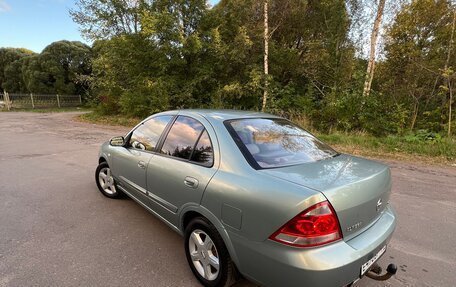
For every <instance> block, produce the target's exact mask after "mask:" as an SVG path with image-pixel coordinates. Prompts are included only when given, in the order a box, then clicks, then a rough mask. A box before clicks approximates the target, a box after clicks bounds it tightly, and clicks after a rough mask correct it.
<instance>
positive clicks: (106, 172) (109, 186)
mask: <svg viewBox="0 0 456 287" xmlns="http://www.w3.org/2000/svg"><path fill="white" fill-rule="evenodd" d="M95 182H96V183H97V186H98V189H99V190H100V192H101V193H102V194H103V195H104V196H106V197H109V198H120V197H121V196H122V192H121V191H120V190H119V189H118V188H117V185H116V181H115V180H114V177H113V176H112V174H111V168H110V167H109V165H108V163H107V162H102V163H100V164H99V165H98V167H97V170H96V171H95Z"/></svg>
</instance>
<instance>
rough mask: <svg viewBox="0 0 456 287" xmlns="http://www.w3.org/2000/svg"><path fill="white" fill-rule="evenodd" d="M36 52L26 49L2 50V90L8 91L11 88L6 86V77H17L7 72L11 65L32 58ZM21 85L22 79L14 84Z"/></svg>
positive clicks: (0, 71) (0, 85)
mask: <svg viewBox="0 0 456 287" xmlns="http://www.w3.org/2000/svg"><path fill="white" fill-rule="evenodd" d="M33 54H34V52H32V51H30V50H27V49H24V48H0V88H1V89H7V90H10V89H8V88H9V86H5V81H6V77H7V76H9V75H11V76H16V75H12V74H11V71H10V70H9V71H6V69H7V68H8V66H9V65H11V64H12V63H14V62H15V61H18V60H20V59H21V58H24V57H27V56H31V55H33ZM16 83H17V85H20V78H18V79H17V82H14V84H16Z"/></svg>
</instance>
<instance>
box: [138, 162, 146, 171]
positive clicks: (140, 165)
mask: <svg viewBox="0 0 456 287" xmlns="http://www.w3.org/2000/svg"><path fill="white" fill-rule="evenodd" d="M138 167H139V168H142V169H145V168H146V163H145V162H143V161H142V160H140V161H138Z"/></svg>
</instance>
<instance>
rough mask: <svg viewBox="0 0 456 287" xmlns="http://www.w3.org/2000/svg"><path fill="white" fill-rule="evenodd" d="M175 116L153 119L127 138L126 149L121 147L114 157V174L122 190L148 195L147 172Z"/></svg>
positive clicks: (137, 128)
mask: <svg viewBox="0 0 456 287" xmlns="http://www.w3.org/2000/svg"><path fill="white" fill-rule="evenodd" d="M172 118H173V116H171V115H163V116H157V117H153V118H151V119H149V120H147V121H145V122H143V123H142V124H141V125H139V126H138V127H136V129H135V130H133V132H132V133H131V134H130V136H129V137H127V141H128V142H127V144H126V146H125V147H119V150H118V152H117V153H116V155H115V156H114V157H113V165H114V166H113V169H114V170H113V172H114V174H115V176H116V178H117V180H118V182H119V185H120V186H121V188H124V189H127V191H130V192H133V193H134V194H135V195H138V194H142V195H146V194H147V185H146V170H147V165H148V163H149V161H150V159H151V158H152V157H153V155H154V154H153V152H154V150H155V148H156V146H157V144H158V141H159V139H160V136H161V134H162V133H163V131H164V130H165V128H166V126H167V125H168V124H169V122H170V121H171V119H172Z"/></svg>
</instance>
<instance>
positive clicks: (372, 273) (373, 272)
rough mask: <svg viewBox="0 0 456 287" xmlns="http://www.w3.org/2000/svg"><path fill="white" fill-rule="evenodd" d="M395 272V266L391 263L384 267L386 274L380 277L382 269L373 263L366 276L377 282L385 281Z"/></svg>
mask: <svg viewBox="0 0 456 287" xmlns="http://www.w3.org/2000/svg"><path fill="white" fill-rule="evenodd" d="M396 272H397V267H396V265H395V264H393V263H391V264H389V265H388V267H386V273H385V274H383V275H381V273H382V267H380V265H378V264H377V263H374V264H373V265H372V267H371V268H370V269H369V271H367V273H366V276H367V277H369V278H371V279H374V280H377V281H385V280H388V279H390V278H391V276H393V275H394V274H396Z"/></svg>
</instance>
